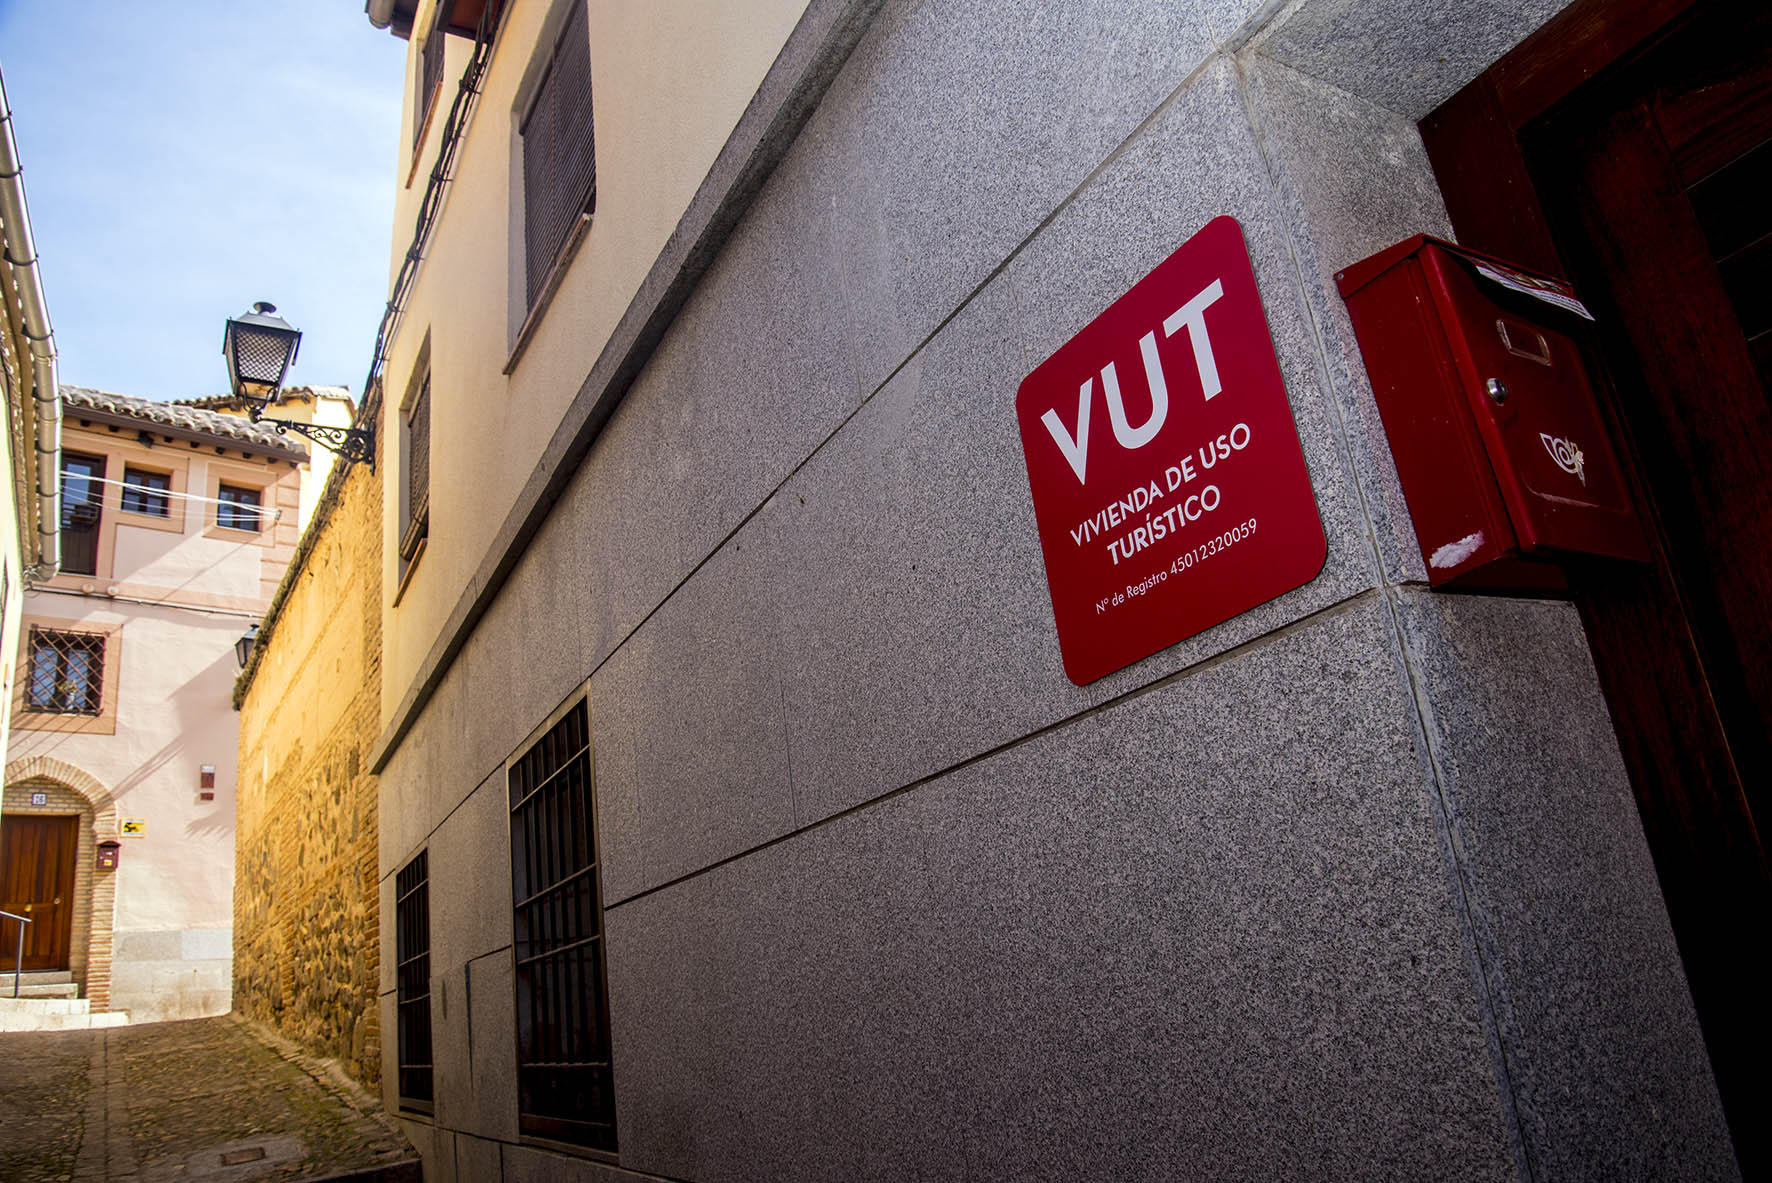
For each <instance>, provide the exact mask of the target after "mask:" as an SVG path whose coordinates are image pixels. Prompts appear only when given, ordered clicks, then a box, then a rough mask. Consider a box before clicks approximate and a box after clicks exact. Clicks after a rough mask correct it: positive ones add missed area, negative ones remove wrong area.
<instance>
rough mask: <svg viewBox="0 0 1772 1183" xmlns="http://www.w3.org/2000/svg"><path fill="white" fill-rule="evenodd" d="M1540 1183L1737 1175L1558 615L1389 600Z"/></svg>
mask: <svg viewBox="0 0 1772 1183" xmlns="http://www.w3.org/2000/svg"><path fill="white" fill-rule="evenodd" d="M1394 595H1395V600H1396V603H1397V607H1398V616H1399V619H1400V620H1401V621H1402V624H1403V628H1404V632H1405V635H1406V637H1407V644H1408V648H1409V654H1410V659H1411V665H1412V668H1413V669H1414V670H1415V672H1416V680H1417V683H1418V685H1419V686H1420V687H1421V689H1422V691H1423V695H1424V707H1425V718H1426V721H1427V727H1428V735H1429V742H1430V744H1431V746H1432V749H1433V752H1434V761H1435V766H1436V768H1437V770H1438V774H1439V779H1440V784H1441V790H1442V793H1443V794H1444V799H1445V801H1446V804H1447V810H1448V815H1449V817H1450V821H1451V826H1452V831H1453V834H1454V840H1455V843H1456V845H1457V849H1458V852H1459V863H1460V867H1459V870H1460V875H1461V880H1462V883H1463V887H1464V891H1465V892H1466V894H1467V896H1468V898H1469V899H1470V912H1471V915H1472V917H1473V919H1474V924H1475V931H1476V935H1477V941H1478V944H1479V946H1480V948H1481V954H1482V959H1483V965H1484V972H1485V974H1486V976H1487V977H1488V980H1489V983H1490V985H1489V993H1490V995H1491V997H1492V999H1493V1005H1494V1008H1495V1012H1496V1024H1497V1029H1498V1031H1499V1032H1500V1035H1501V1039H1502V1044H1503V1049H1504V1054H1505V1056H1506V1061H1507V1070H1508V1076H1509V1080H1510V1084H1511V1086H1512V1091H1513V1095H1514V1098H1515V1103H1516V1105H1517V1106H1518V1109H1519V1112H1520V1124H1521V1131H1522V1134H1523V1136H1524V1138H1525V1140H1526V1146H1527V1151H1528V1154H1529V1156H1530V1159H1531V1162H1532V1167H1533V1173H1534V1175H1535V1176H1536V1177H1538V1178H1555V1179H1622V1178H1637V1179H1643V1178H1654V1177H1662V1176H1665V1175H1669V1174H1673V1175H1680V1176H1684V1177H1688V1178H1728V1177H1730V1176H1731V1175H1732V1174H1733V1173H1734V1164H1733V1160H1732V1155H1731V1151H1730V1144H1729V1137H1728V1133H1727V1130H1726V1128H1725V1125H1724V1121H1723V1115H1722V1108H1721V1102H1720V1101H1719V1099H1718V1096H1717V1091H1716V1085H1715V1082H1714V1081H1713V1079H1712V1077H1711V1072H1710V1062H1709V1060H1708V1058H1707V1057H1706V1056H1705V1052H1704V1043H1703V1037H1702V1035H1701V1033H1700V1031H1699V1029H1698V1020H1697V1016H1696V1014H1695V1012H1694V1011H1693V1008H1692V999H1691V994H1690V992H1689V991H1688V990H1687V987H1686V980H1685V975H1684V974H1683V973H1682V972H1681V970H1680V958H1679V950H1678V948H1677V947H1676V946H1675V944H1674V937H1673V931H1672V929H1671V928H1670V927H1669V923H1668V918H1667V909H1666V906H1665V905H1664V904H1663V902H1662V899H1661V893H1660V890H1659V888H1658V885H1657V882H1656V878H1655V866H1654V863H1653V861H1652V860H1651V858H1650V855H1649V848H1648V845H1647V843H1646V842H1645V841H1644V838H1643V828H1642V822H1641V820H1640V818H1639V817H1638V814H1637V807H1636V801H1635V799H1634V797H1633V795H1632V792H1631V786H1630V781H1629V779H1628V778H1627V776H1626V774H1625V770H1624V764H1623V761H1622V759H1621V757H1620V756H1619V754H1618V742H1617V739H1616V738H1615V737H1614V735H1613V731H1612V721H1611V718H1610V716H1609V715H1608V713H1607V711H1606V704H1605V702H1604V700H1603V699H1602V698H1601V697H1600V692H1599V686H1598V682H1597V679H1596V676H1595V674H1594V668H1593V660H1592V658H1591V657H1590V655H1589V653H1588V646H1587V639H1586V637H1585V636H1584V635H1583V634H1582V629H1581V620H1580V617H1579V615H1578V614H1577V612H1576V610H1575V608H1574V606H1573V605H1570V604H1556V603H1544V602H1534V601H1522V600H1503V599H1493V598H1478V597H1456V596H1439V595H1434V594H1431V593H1429V592H1426V591H1425V590H1422V589H1419V588H1401V589H1398V590H1397V591H1396V592H1395V593H1394Z"/></svg>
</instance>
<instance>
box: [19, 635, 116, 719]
mask: <svg viewBox="0 0 1772 1183" xmlns="http://www.w3.org/2000/svg"><path fill="white" fill-rule="evenodd" d="M27 660H28V661H29V669H28V670H27V671H26V675H25V677H26V682H25V709H26V710H30V711H42V712H44V713H46V714H56V715H98V714H102V713H103V711H104V700H105V635H104V634H103V633H79V632H58V631H54V630H51V629H46V628H37V627H35V626H33V627H32V629H31V640H30V649H29V656H28V658H27Z"/></svg>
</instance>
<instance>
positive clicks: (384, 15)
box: [363, 0, 394, 29]
mask: <svg viewBox="0 0 1772 1183" xmlns="http://www.w3.org/2000/svg"><path fill="white" fill-rule="evenodd" d="M363 11H365V12H367V13H368V14H369V23H370V24H372V25H374V26H375V27H376V28H378V29H385V28H387V27H388V26H389V25H391V24H393V23H394V0H364V4H363Z"/></svg>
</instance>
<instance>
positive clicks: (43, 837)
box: [0, 814, 80, 972]
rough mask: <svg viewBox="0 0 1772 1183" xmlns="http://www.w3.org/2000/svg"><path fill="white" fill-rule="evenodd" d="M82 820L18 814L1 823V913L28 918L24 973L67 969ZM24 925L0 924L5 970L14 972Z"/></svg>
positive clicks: (1, 965) (0, 954)
mask: <svg viewBox="0 0 1772 1183" xmlns="http://www.w3.org/2000/svg"><path fill="white" fill-rule="evenodd" d="M79 833H80V819H79V818H77V817H44V816H39V815H35V814H14V815H12V816H10V817H7V818H4V819H0V911H5V912H12V913H14V914H16V915H20V916H29V917H30V918H31V923H30V924H27V925H24V926H23V928H24V930H25V958H24V968H25V969H26V970H33V969H67V968H68V946H69V941H70V938H71V936H72V935H73V920H74V851H75V848H76V844H77V841H78V838H79ZM19 928H20V925H19V924H18V923H17V922H16V921H13V920H0V971H4V972H10V971H11V969H12V967H13V958H14V957H15V956H16V954H17V952H18V930H19Z"/></svg>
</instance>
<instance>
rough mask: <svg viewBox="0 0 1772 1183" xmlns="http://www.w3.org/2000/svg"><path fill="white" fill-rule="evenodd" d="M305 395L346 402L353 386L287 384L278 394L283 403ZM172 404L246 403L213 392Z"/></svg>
mask: <svg viewBox="0 0 1772 1183" xmlns="http://www.w3.org/2000/svg"><path fill="white" fill-rule="evenodd" d="M303 397H308V398H342V399H344V400H345V401H346V402H350V401H351V388H350V387H349V386H285V387H284V388H283V389H282V391H281V392H280V393H279V394H278V396H277V402H278V403H279V404H281V403H283V402H285V401H287V400H290V399H297V398H303ZM172 405H173V406H175V407H203V408H205V409H206V410H223V409H231V410H239V409H242V408H243V407H244V406H245V405H246V404H245V402H244V401H243V400H241V399H238V398H235V397H234V396H233V395H231V394H211V395H206V396H205V397H203V398H175V399H173V400H172Z"/></svg>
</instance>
